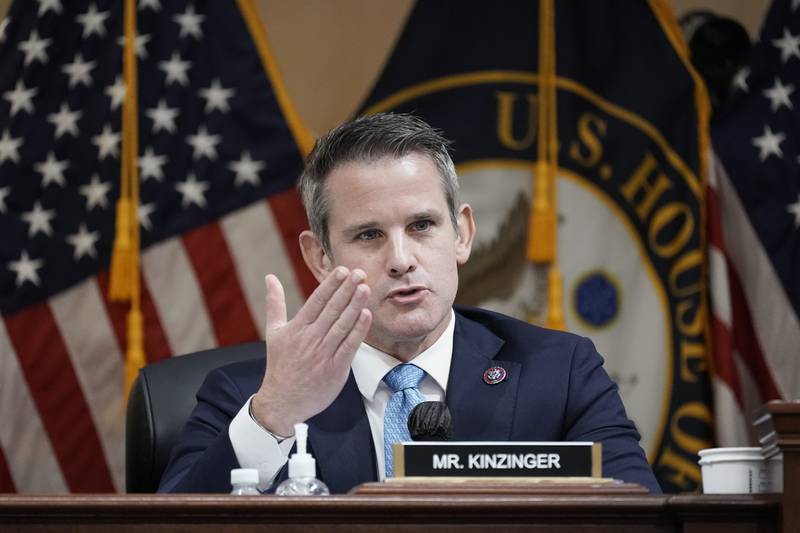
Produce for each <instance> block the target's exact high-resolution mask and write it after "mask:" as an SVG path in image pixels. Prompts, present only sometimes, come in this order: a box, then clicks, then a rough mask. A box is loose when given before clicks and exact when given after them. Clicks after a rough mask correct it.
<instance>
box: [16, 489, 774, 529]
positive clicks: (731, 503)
mask: <svg viewBox="0 0 800 533" xmlns="http://www.w3.org/2000/svg"><path fill="white" fill-rule="evenodd" d="M780 503H781V502H780V497H778V496H761V497H748V496H741V497H739V496H735V497H720V496H702V495H697V496H691V495H687V496H680V497H678V496H673V497H669V496H646V495H630V494H627V495H625V494H622V495H597V496H590V495H535V496H530V495H527V496H523V495H495V496H488V495H455V496H454V495H450V496H448V495H433V496H391V495H385V496H379V495H372V496H357V495H354V496H331V497H327V498H278V497H274V496H261V497H259V496H255V497H231V496H203V495H200V496H198V495H115V496H100V495H96V496H23V495H19V496H17V495H12V496H2V497H0V529H2V530H3V531H73V532H94V531H113V532H114V533H124V532H133V531H143V530H145V529H146V530H148V531H154V532H162V531H201V532H202V531H220V530H226V529H227V530H236V531H270V530H273V531H291V530H296V531H337V530H341V531H345V530H346V531H423V530H429V529H431V528H435V529H436V530H437V532H438V531H441V532H445V531H456V530H461V529H463V528H464V527H468V528H469V529H470V530H474V531H497V530H498V529H501V530H531V531H561V532H563V531H592V532H595V533H598V532H606V531H608V532H611V531H632V532H679V531H710V530H711V529H709V528H723V529H719V530H724V531H725V533H733V532H735V531H778V527H779V515H780ZM703 528H705V529H703Z"/></svg>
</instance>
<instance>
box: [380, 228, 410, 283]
mask: <svg viewBox="0 0 800 533" xmlns="http://www.w3.org/2000/svg"><path fill="white" fill-rule="evenodd" d="M388 245H389V246H388V252H387V253H388V257H387V265H386V266H387V270H388V271H389V275H390V276H402V275H404V274H406V273H408V272H414V270H416V268H417V261H416V256H415V254H414V250H413V243H412V242H410V240H409V239H408V237H407V236H406V235H405V234H403V235H397V236H393V237H391V238H390V239H389V242H388Z"/></svg>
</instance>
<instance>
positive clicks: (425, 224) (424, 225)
mask: <svg viewBox="0 0 800 533" xmlns="http://www.w3.org/2000/svg"><path fill="white" fill-rule="evenodd" d="M431 225H432V223H431V221H430V220H417V221H416V222H414V223H413V224H411V229H413V230H414V231H428V230H429V229H430V228H431Z"/></svg>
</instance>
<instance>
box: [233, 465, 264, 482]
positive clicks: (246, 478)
mask: <svg viewBox="0 0 800 533" xmlns="http://www.w3.org/2000/svg"><path fill="white" fill-rule="evenodd" d="M243 483H249V484H254V485H257V484H258V470H256V469H255V468H234V469H233V470H231V485H239V484H243Z"/></svg>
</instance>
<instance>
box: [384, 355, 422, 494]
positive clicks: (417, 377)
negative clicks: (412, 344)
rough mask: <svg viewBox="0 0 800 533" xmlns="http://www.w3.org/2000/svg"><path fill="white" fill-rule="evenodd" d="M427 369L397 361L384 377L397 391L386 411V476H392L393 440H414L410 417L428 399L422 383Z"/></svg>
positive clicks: (385, 381)
mask: <svg viewBox="0 0 800 533" xmlns="http://www.w3.org/2000/svg"><path fill="white" fill-rule="evenodd" d="M424 377H425V371H424V370H422V369H421V368H419V367H417V366H414V365H397V366H396V367H394V368H393V369H391V370H390V371H389V372H387V373H386V375H385V376H384V377H383V382H384V383H386V384H387V385H388V386H389V388H391V389H392V390H393V391H394V394H393V395H392V397H391V398H390V399H389V403H387V404H386V412H385V413H384V414H383V451H384V455H385V457H386V477H387V478H390V477H393V473H394V465H393V456H392V444H394V443H395V442H404V441H410V440H411V434H410V433H409V432H408V417H409V415H410V414H411V411H412V410H413V409H414V407H416V406H417V405H418V404H420V403H422V402H424V401H425V398H424V397H423V396H422V393H421V392H420V391H419V389H418V388H417V387H419V383H420V381H422V378H424Z"/></svg>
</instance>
